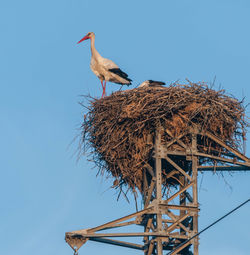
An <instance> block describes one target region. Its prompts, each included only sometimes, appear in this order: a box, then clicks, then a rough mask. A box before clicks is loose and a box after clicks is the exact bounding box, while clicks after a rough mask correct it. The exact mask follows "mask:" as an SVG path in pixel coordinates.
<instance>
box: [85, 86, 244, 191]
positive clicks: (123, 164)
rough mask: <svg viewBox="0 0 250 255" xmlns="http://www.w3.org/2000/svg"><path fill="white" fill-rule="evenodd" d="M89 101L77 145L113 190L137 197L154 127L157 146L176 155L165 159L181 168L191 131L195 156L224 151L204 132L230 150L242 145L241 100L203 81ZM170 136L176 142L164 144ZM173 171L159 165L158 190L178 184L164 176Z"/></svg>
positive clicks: (148, 161)
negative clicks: (196, 132) (160, 186)
mask: <svg viewBox="0 0 250 255" xmlns="http://www.w3.org/2000/svg"><path fill="white" fill-rule="evenodd" d="M89 99H90V101H89V106H88V108H89V112H88V113H87V114H86V115H85V116H84V121H83V123H82V126H81V131H82V136H81V145H82V148H83V147H84V149H85V150H86V149H89V150H90V152H91V153H90V159H91V160H93V161H94V162H95V163H96V166H97V167H98V169H99V172H100V173H101V174H105V173H106V174H108V175H110V176H112V177H113V178H114V182H113V187H114V188H120V189H121V190H122V189H123V188H126V189H130V190H132V191H133V192H137V191H138V190H139V192H141V193H142V191H143V183H144V178H145V177H144V176H145V175H144V173H145V172H147V173H150V171H152V168H153V159H152V158H153V149H154V137H155V132H156V130H157V129H159V127H160V132H161V143H162V144H165V145H168V148H169V150H172V151H175V152H177V153H176V154H175V155H172V156H170V159H171V160H173V161H175V162H176V163H177V164H178V165H179V166H180V167H182V168H184V169H187V167H186V166H185V164H188V161H187V160H186V159H185V157H184V156H183V155H182V154H181V152H182V151H184V150H185V151H186V149H187V148H188V147H190V148H191V146H192V145H191V143H192V142H191V140H192V139H191V136H192V130H194V129H195V130H199V135H198V136H197V149H198V151H199V152H200V153H206V154H210V155H213V156H215V157H216V156H221V155H226V154H227V153H228V152H227V151H226V149H225V147H224V146H221V145H220V144H219V143H216V142H214V139H211V138H209V137H208V136H203V135H202V133H204V132H209V133H210V134H211V135H212V136H215V137H217V138H219V139H220V140H221V141H223V142H224V143H225V144H226V145H228V146H229V147H230V148H234V149H235V150H241V148H242V147H243V146H242V144H243V143H244V140H245V129H246V127H247V126H248V123H247V121H246V117H245V108H244V106H243V103H242V101H238V100H237V99H236V98H234V97H233V96H229V95H226V94H225V91H224V90H219V91H215V90H214V89H212V88H209V87H208V86H207V85H206V84H203V83H198V84H194V83H191V82H190V83H188V84H185V85H180V84H174V85H171V86H169V87H155V88H150V87H149V88H144V87H143V88H135V89H131V90H125V91H119V92H115V93H113V94H111V95H110V96H107V97H105V98H103V99H94V98H89ZM174 138H177V139H178V140H179V142H178V143H172V144H171V145H169V143H171V141H173V139H174ZM178 152H180V153H179V155H178ZM213 163H214V160H213V159H211V158H205V159H204V158H201V159H199V165H209V164H211V165H213ZM174 170H175V167H173V165H171V164H169V162H167V161H163V169H162V184H163V186H166V187H171V186H175V185H178V184H179V176H178V174H179V173H176V174H172V176H171V177H170V178H169V174H170V173H171V171H174Z"/></svg>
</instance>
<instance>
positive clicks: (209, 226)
mask: <svg viewBox="0 0 250 255" xmlns="http://www.w3.org/2000/svg"><path fill="white" fill-rule="evenodd" d="M249 201H250V198H249V199H247V200H246V201H245V202H243V203H242V204H240V205H238V206H237V207H235V208H234V209H233V210H231V211H230V212H228V213H227V214H225V215H223V216H222V217H220V218H219V219H218V220H216V221H215V222H213V223H212V224H210V225H208V226H207V227H205V228H204V229H202V230H201V231H200V232H198V233H197V234H195V235H194V236H192V237H191V238H189V239H188V240H186V241H185V242H183V243H181V244H180V245H178V246H177V247H176V248H175V249H174V250H173V251H170V252H169V253H167V255H170V254H172V253H173V252H174V251H176V250H177V249H179V248H180V247H182V246H183V245H184V244H186V243H188V242H190V241H191V240H192V239H194V238H195V237H197V236H198V235H200V234H201V233H203V232H204V231H206V230H208V229H209V228H211V227H212V226H213V225H215V224H216V223H218V222H219V221H221V220H222V219H224V218H226V217H227V216H228V215H230V214H231V213H233V212H235V211H236V210H238V209H239V208H240V207H242V206H243V205H245V204H246V203H248V202H249Z"/></svg>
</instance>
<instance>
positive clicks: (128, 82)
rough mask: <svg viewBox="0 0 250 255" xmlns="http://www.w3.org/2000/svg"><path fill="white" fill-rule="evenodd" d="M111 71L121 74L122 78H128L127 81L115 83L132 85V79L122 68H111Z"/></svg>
mask: <svg viewBox="0 0 250 255" xmlns="http://www.w3.org/2000/svg"><path fill="white" fill-rule="evenodd" d="M109 71H110V72H112V73H114V74H116V75H118V76H120V77H121V78H122V79H124V80H126V81H125V82H115V83H118V84H122V85H127V86H129V85H131V81H132V80H131V79H129V78H128V75H127V74H126V73H124V72H123V71H122V70H121V69H120V68H112V69H109Z"/></svg>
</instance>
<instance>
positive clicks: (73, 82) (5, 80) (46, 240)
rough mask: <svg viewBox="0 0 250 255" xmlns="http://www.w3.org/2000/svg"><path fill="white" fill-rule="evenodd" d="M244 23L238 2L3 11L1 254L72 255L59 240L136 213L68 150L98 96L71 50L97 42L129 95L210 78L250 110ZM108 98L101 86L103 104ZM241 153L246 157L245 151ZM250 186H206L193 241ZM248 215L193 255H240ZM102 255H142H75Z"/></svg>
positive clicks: (104, 248) (99, 249)
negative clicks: (153, 84) (137, 89)
mask: <svg viewBox="0 0 250 255" xmlns="http://www.w3.org/2000/svg"><path fill="white" fill-rule="evenodd" d="M249 13H250V2H249V1H247V0H237V1H232V0H220V1H218V0H207V1H203V0H189V1H185V0H182V1H181V0H176V1H170V0H158V1H146V0H144V1H131V0H127V1H117V0H116V1H115V0H106V1H101V0H99V1H97V0H71V1H69V0H67V1H66V0H60V1H58V0H54V1H49V0H43V1H31V0H22V1H17V0H9V1H1V2H0V27H1V29H0V31H1V40H0V57H1V61H0V84H1V93H0V119H1V125H0V132H1V143H0V144H1V147H0V155H1V161H0V162H1V180H0V198H1V199H0V201H1V204H0V222H1V224H0V240H1V246H0V254H5V255H12V254H18V255H31V254H36V255H44V254H48V255H50V254H51V255H52V254H61V255H68V254H72V250H71V249H70V248H69V246H68V245H67V244H66V243H65V241H64V233H65V232H66V231H71V230H77V229H81V228H87V227H92V226H96V225H98V224H102V223H105V222H107V221H109V220H112V219H115V218H118V217H121V216H123V215H126V214H128V213H131V212H133V211H134V210H135V207H134V204H133V203H131V204H127V202H126V201H125V200H123V199H120V200H119V201H118V202H117V201H116V193H115V191H113V190H110V189H109V187H110V185H111V183H112V181H111V180H109V179H105V178H103V179H102V178H96V176H95V175H96V169H93V166H94V165H93V164H92V163H90V162H87V160H86V158H82V159H81V160H80V161H79V162H78V163H76V157H75V156H74V152H75V150H76V148H77V144H76V143H74V144H73V145H71V146H70V147H69V144H70V143H71V141H72V139H73V138H74V137H75V136H76V135H77V134H78V130H77V128H78V127H79V125H80V123H81V121H82V116H83V114H84V110H83V109H82V108H81V107H80V105H79V104H78V102H79V101H80V100H81V98H80V97H79V95H83V94H90V95H92V96H95V97H100V95H101V85H100V82H99V81H98V79H97V78H96V77H95V76H94V74H93V73H92V72H91V70H90V68H89V62H90V46H89V42H88V41H87V42H85V43H82V44H81V45H76V42H77V41H78V40H80V39H81V38H82V37H83V36H84V35H85V34H86V33H87V32H89V31H94V32H95V33H96V47H97V49H98V50H99V52H100V53H101V54H102V55H103V56H104V57H108V58H110V59H112V60H114V61H115V62H116V63H117V64H118V65H119V66H120V67H121V68H122V69H123V70H124V71H126V72H127V73H128V74H129V76H130V77H131V78H132V79H133V81H134V83H133V86H136V85H138V83H140V82H142V81H144V80H146V79H156V80H163V81H165V82H167V84H169V83H171V82H173V81H176V80H178V79H180V80H181V81H184V80H185V78H188V79H190V80H192V81H194V82H197V81H206V82H211V81H213V79H214V77H215V76H216V84H217V85H218V86H219V85H221V86H222V87H223V88H225V89H226V90H227V92H228V93H231V94H233V95H235V96H236V97H238V98H242V97H243V96H245V97H246V99H245V102H246V103H249V100H250V97H249V94H250V93H249V92H250V81H249V70H250V69H249V67H250V47H249V45H250V33H249V25H250V15H249ZM117 89H118V86H117V85H115V84H108V93H110V92H111V91H115V90H117ZM248 116H249V112H248ZM248 138H249V139H250V137H249V134H248ZM247 148H248V150H247V155H248V156H250V150H249V149H250V142H249V141H248V142H247ZM200 180H201V176H200ZM225 181H226V182H227V183H229V185H230V186H231V188H232V189H230V186H229V185H228V184H226V182H225ZM249 183H250V172H249V173H235V174H233V175H232V176H230V175H229V174H225V176H224V178H222V177H220V176H217V175H212V174H211V173H208V174H204V175H203V181H202V185H201V188H200V189H199V200H200V208H201V212H200V221H199V225H200V229H202V228H203V227H205V226H207V224H209V223H211V222H212V221H214V220H215V219H217V218H218V217H220V216H221V215H223V214H224V213H226V212H227V211H229V210H231V209H232V208H233V207H235V206H236V205H238V204H239V203H240V202H243V201H244V200H246V199H247V198H249V197H250V185H249ZM249 213H250V204H248V205H246V206H245V207H244V208H242V209H240V210H239V211H238V212H237V213H235V214H234V215H231V216H229V217H228V218H226V219H225V220H224V221H223V222H221V223H219V224H217V225H216V226H214V227H213V228H211V229H210V230H208V231H207V232H205V233H204V234H202V235H201V236H200V254H202V255H208V254H209V255H211V254H213V255H224V254H226V255H236V254H237V255H247V254H249V243H250V235H249V228H250V223H249ZM100 253H101V254H103V255H106V254H108V255H112V254H114V255H115V254H117V253H119V254H120V255H123V254H124V255H125V254H126V255H130V254H131V255H132V254H133V255H134V254H138V255H139V254H142V252H140V251H133V250H129V249H127V248H119V247H113V246H108V245H103V244H98V243H91V242H89V243H87V244H86V245H85V246H83V247H82V248H81V249H80V254H100Z"/></svg>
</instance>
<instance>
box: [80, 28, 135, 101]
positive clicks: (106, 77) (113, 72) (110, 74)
mask: <svg viewBox="0 0 250 255" xmlns="http://www.w3.org/2000/svg"><path fill="white" fill-rule="evenodd" d="M87 39H90V40H91V44H90V45H91V53H92V56H91V62H90V68H91V70H92V71H93V73H94V74H95V75H96V76H97V77H98V78H99V79H100V80H101V84H102V90H103V91H102V98H103V97H104V96H105V95H106V82H107V81H111V82H114V83H118V84H121V85H128V86H129V85H130V84H131V81H132V80H131V79H129V78H128V75H127V74H126V73H124V72H123V71H122V70H121V69H120V68H119V67H118V66H117V65H116V64H115V63H114V62H113V61H111V60H109V59H107V58H103V57H102V56H101V55H100V54H99V52H98V51H97V50H96V48H95V34H94V33H93V32H90V33H88V34H87V35H85V36H84V37H83V38H82V39H81V40H80V41H79V42H78V43H80V42H82V41H84V40H87ZM103 81H104V83H103Z"/></svg>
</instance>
